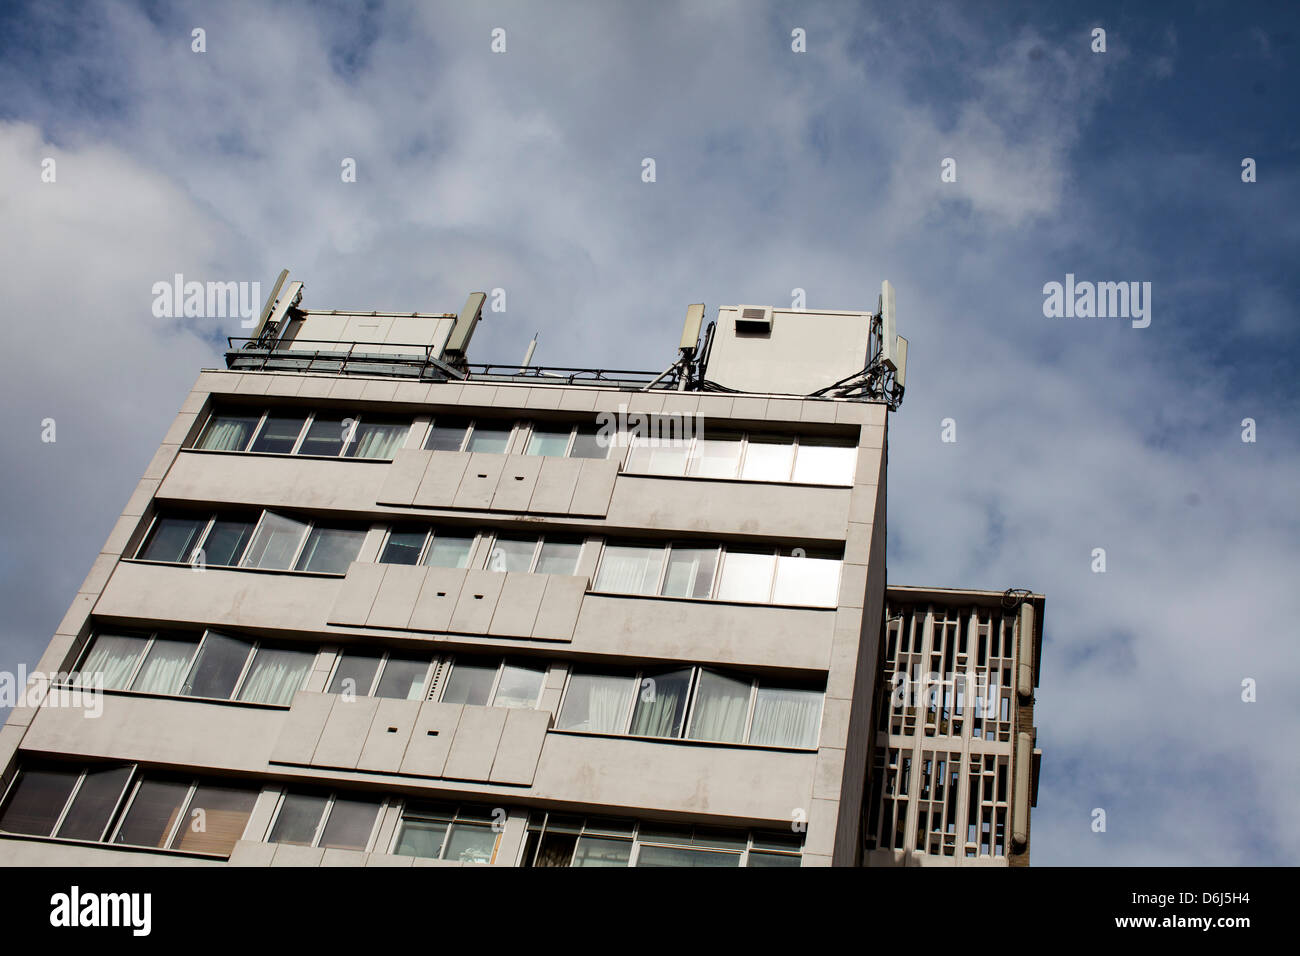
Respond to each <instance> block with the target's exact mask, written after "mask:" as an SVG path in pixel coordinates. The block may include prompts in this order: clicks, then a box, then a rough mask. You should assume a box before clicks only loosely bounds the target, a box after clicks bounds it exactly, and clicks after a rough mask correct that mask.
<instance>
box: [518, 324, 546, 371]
mask: <svg viewBox="0 0 1300 956" xmlns="http://www.w3.org/2000/svg"><path fill="white" fill-rule="evenodd" d="M541 334H542V333H541V332H534V333H533V340H532V341H531V342H529V343H528V351H527V352H525V353H524V364H523V365H521V366H519V371H521V372H522V371H523V370H524V369H526V368H528V366H529V365H530V364H531V363H532V361H533V353H534V352H535V351H537V337H538V336H539V335H541Z"/></svg>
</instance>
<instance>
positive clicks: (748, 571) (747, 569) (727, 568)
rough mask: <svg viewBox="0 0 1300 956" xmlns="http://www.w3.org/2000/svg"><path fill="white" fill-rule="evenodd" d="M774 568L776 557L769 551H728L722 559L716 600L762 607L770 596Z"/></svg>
mask: <svg viewBox="0 0 1300 956" xmlns="http://www.w3.org/2000/svg"><path fill="white" fill-rule="evenodd" d="M775 565H776V555H775V554H774V553H772V552H771V551H743V550H736V549H728V550H727V553H726V554H725V555H723V558H722V580H721V581H719V582H718V600H720V601H752V602H758V603H766V601H767V600H768V598H769V597H770V596H771V592H772V569H773V568H774V567H775Z"/></svg>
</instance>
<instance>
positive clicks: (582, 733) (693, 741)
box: [547, 704, 825, 754]
mask: <svg viewBox="0 0 1300 956" xmlns="http://www.w3.org/2000/svg"><path fill="white" fill-rule="evenodd" d="M823 706H825V705H824V704H823ZM547 733H548V734H564V735H566V736H570V737H603V738H607V739H609V740H641V741H644V742H646V743H652V744H688V745H690V746H693V747H730V748H732V749H734V750H760V751H766V752H771V753H792V754H815V753H816V752H817V749H818V748H817V747H779V746H774V745H771V744H741V743H735V742H734V741H728V740H700V739H699V738H696V737H642V736H640V735H639V734H610V733H603V732H600V731H595V730H560V729H558V728H556V727H552V728H551V729H550V730H548V731H547ZM819 733H820V731H819Z"/></svg>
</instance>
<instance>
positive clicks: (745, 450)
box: [623, 428, 858, 488]
mask: <svg viewBox="0 0 1300 956" xmlns="http://www.w3.org/2000/svg"><path fill="white" fill-rule="evenodd" d="M724 431H726V432H732V433H738V434H739V435H740V439H739V441H738V442H737V444H739V445H740V451H739V454H738V455H737V456H736V473H735V474H734V475H731V476H730V477H724V476H710V475H697V474H691V472H690V468H691V463H692V462H694V461H696V460H697V449H698V448H699V442H700V441H701V440H704V441H709V440H712V439H709V438H708V437H707V436H702V435H692V436H691V437H690V438H689V439H686V440H684V441H683V445H684V446H685V449H686V450H685V454H684V455H683V456H682V469H681V472H680V473H678V472H675V471H674V472H671V473H667V472H655V471H648V470H645V469H642V468H639V467H636V466H635V464H634V463H635V462H636V456H637V454H638V451H639V450H640V449H644V448H652V447H653V446H649V445H644V444H643V443H644V442H645V441H646V440H647V438H646V436H644V435H641V434H639V433H637V434H633V435H632V436H631V440H630V441H629V443H628V453H627V459H626V463H625V464H624V466H623V471H624V472H626V473H627V474H630V475H644V476H647V477H652V478H694V479H700V480H704V481H745V482H752V483H754V484H780V485H806V486H811V487H817V488H852V487H853V483H854V481H855V480H856V478H857V462H856V461H855V462H854V465H853V468H852V470H851V473H850V474H849V476H848V480H847V481H842V482H830V483H827V482H820V481H796V480H795V477H794V475H795V471H796V470H797V469H798V467H799V449H800V447H801V445H802V444H803V442H804V440H805V439H806V440H807V441H808V443H809V444H810V445H820V444H831V445H834V446H835V447H842V448H849V449H852V450H853V451H856V450H857V448H858V446H857V445H856V444H855V443H853V439H852V438H847V437H846V438H840V437H839V436H823V435H802V436H801V435H799V434H797V433H786V432H770V433H769V432H754V431H750V430H749V429H745V428H734V429H733V428H724ZM752 436H753V437H757V439H758V440H757V441H755V442H754V443H755V444H785V443H786V442H785V441H784V439H786V438H789V439H790V441H789V446H790V467H789V469H788V470H787V471H786V475H785V477H784V478H745V477H744V473H745V463H746V461H747V459H748V457H749V446H750V444H751V437H752ZM764 439H766V441H764ZM841 442H842V443H843V444H840V443H841Z"/></svg>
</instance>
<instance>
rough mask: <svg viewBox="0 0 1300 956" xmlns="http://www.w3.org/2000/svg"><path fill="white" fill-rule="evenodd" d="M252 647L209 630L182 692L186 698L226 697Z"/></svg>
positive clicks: (221, 698)
mask: <svg viewBox="0 0 1300 956" xmlns="http://www.w3.org/2000/svg"><path fill="white" fill-rule="evenodd" d="M252 647H253V645H252V644H251V643H249V642H248V641H241V640H239V639H238V638H234V637H228V636H226V635H225V634H218V633H216V632H215V631H209V632H208V634H207V636H206V637H205V638H204V639H203V646H202V647H201V648H199V656H198V658H197V659H196V660H195V661H194V667H193V669H192V670H191V671H190V676H189V678H188V679H187V680H186V681H185V686H184V687H182V688H181V693H182V694H184V695H185V696H187V697H215V698H218V699H220V700H228V699H229V698H230V695H231V693H232V692H233V691H234V689H235V684H236V683H237V682H238V681H239V675H240V673H241V672H242V671H243V669H244V662H245V661H246V660H248V652H249V651H250V650H251V649H252Z"/></svg>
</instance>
